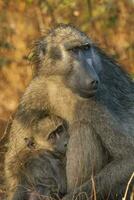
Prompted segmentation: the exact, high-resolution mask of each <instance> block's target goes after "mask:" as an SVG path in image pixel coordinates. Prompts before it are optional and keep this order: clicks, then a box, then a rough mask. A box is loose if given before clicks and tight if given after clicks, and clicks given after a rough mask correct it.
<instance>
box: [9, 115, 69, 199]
mask: <svg viewBox="0 0 134 200" xmlns="http://www.w3.org/2000/svg"><path fill="white" fill-rule="evenodd" d="M68 139H69V135H68V132H67V125H66V124H65V122H64V121H63V120H61V119H60V118H57V117H51V118H50V117H47V118H45V119H42V120H40V122H39V123H38V124H37V126H35V127H34V128H33V134H32V137H29V138H28V137H27V138H24V143H25V144H26V147H25V149H23V150H22V151H20V152H18V155H16V159H15V158H14V163H12V166H10V167H12V168H14V167H16V166H17V168H15V169H14V175H13V178H15V179H16V185H14V188H10V189H11V190H12V191H11V193H10V194H9V195H10V196H9V199H13V200H37V199H43V200H44V199H45V198H46V199H48V197H53V198H55V199H59V197H62V196H63V195H64V194H66V192H67V188H66V185H67V180H66V170H65V166H66V150H67V144H68ZM10 164H11V163H10Z"/></svg>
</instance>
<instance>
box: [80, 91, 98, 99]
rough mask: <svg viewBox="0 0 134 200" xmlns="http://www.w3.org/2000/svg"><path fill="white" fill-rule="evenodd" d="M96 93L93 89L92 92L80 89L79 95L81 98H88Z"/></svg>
mask: <svg viewBox="0 0 134 200" xmlns="http://www.w3.org/2000/svg"><path fill="white" fill-rule="evenodd" d="M96 92H97V89H94V90H85V89H80V90H79V95H80V96H81V97H83V98H90V97H93V96H95V94H96Z"/></svg>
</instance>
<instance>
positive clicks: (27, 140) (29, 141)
mask: <svg viewBox="0 0 134 200" xmlns="http://www.w3.org/2000/svg"><path fill="white" fill-rule="evenodd" d="M24 141H25V143H26V146H27V147H28V148H29V149H34V148H35V141H34V138H33V137H29V138H24Z"/></svg>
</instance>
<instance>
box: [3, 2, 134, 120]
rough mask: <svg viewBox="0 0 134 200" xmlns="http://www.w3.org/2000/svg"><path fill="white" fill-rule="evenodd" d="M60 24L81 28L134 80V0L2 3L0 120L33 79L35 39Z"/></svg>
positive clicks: (11, 110)
mask: <svg viewBox="0 0 134 200" xmlns="http://www.w3.org/2000/svg"><path fill="white" fill-rule="evenodd" d="M57 23H71V24H74V25H76V26H77V27H78V28H80V29H81V30H82V31H84V32H86V33H87V34H88V35H89V36H90V37H91V38H93V40H94V41H96V42H97V43H98V44H99V46H101V47H102V48H103V49H105V51H106V52H108V53H110V54H111V55H112V56H113V57H114V58H115V59H117V60H118V61H119V63H121V64H123V67H124V69H125V70H127V71H128V72H129V73H130V74H131V76H134V0H118V1H117V0H0V119H7V118H9V116H10V115H11V113H13V112H14V111H15V109H16V107H17V105H18V101H19V98H20V97H21V95H22V94H23V92H24V90H25V88H26V86H27V84H28V83H29V81H30V79H31V77H32V65H31V64H30V61H29V57H30V56H29V54H30V50H31V47H32V43H33V41H35V40H36V39H37V38H38V37H39V36H41V33H42V31H44V32H47V31H48V30H49V29H50V28H52V27H53V26H54V25H55V24H57Z"/></svg>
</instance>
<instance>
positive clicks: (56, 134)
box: [25, 118, 69, 154]
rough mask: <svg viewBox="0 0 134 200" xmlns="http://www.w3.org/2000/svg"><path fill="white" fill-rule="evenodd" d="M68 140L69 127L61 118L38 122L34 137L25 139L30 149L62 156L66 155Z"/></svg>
mask: <svg viewBox="0 0 134 200" xmlns="http://www.w3.org/2000/svg"><path fill="white" fill-rule="evenodd" d="M34 131H35V130H34ZM68 140H69V134H68V131H67V125H66V123H65V122H64V121H63V120H61V119H59V118H56V119H52V118H46V119H43V120H41V121H40V122H38V126H37V127H36V131H35V132H34V134H33V137H30V138H25V141H26V144H27V146H28V147H29V148H30V149H37V150H38V149H45V150H51V151H54V152H58V153H61V154H65V153H66V150H67V144H68Z"/></svg>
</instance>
